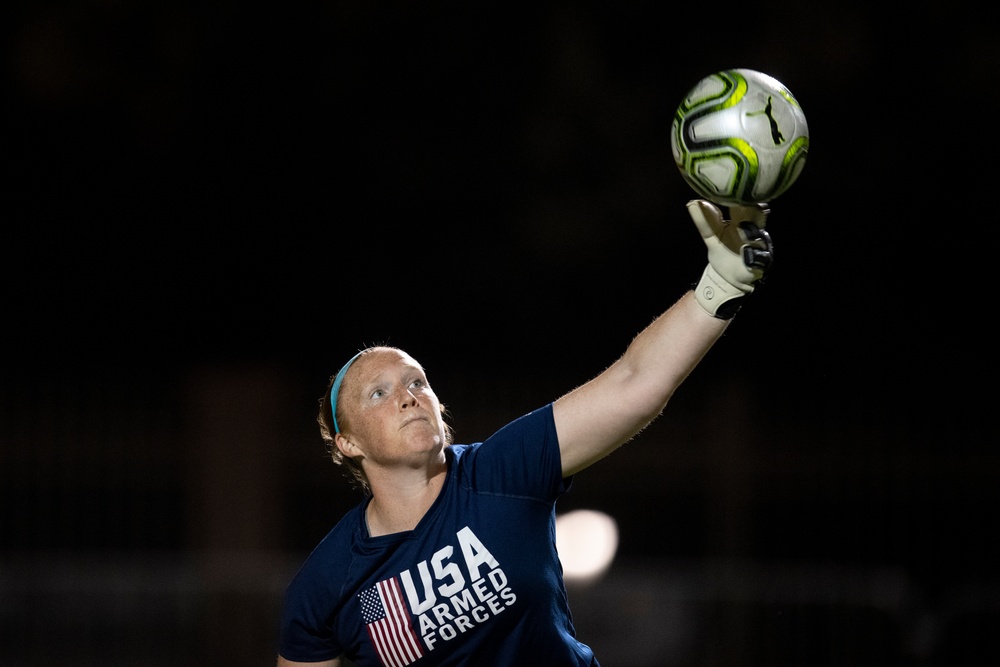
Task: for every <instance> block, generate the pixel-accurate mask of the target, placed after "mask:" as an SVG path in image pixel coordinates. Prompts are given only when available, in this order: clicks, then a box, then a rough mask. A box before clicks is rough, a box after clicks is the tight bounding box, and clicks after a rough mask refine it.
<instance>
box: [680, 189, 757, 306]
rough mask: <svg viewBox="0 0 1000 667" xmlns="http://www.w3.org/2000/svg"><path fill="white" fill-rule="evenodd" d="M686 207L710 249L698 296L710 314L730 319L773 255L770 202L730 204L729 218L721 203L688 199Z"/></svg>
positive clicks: (696, 290) (697, 291) (697, 288)
mask: <svg viewBox="0 0 1000 667" xmlns="http://www.w3.org/2000/svg"><path fill="white" fill-rule="evenodd" d="M687 208H688V213H690V214H691V219H692V220H694V224H695V226H696V227H697V228H698V231H699V232H700V233H701V239H702V240H703V241H704V242H705V246H706V247H707V248H708V266H706V267H705V272H704V273H703V274H702V276H701V280H700V281H698V284H697V286H695V288H694V296H695V299H697V300H698V303H699V304H701V307H702V308H704V309H705V310H706V311H707V312H708V314H709V315H711V316H713V317H718V318H719V319H722V320H728V319H731V318H732V317H733V316H734V315H735V314H736V311H738V310H739V309H740V306H741V305H742V301H743V297H745V296H746V295H747V294H750V292H752V291H753V289H754V283H756V282H757V281H758V280H760V279H761V278H762V277H763V276H764V273H765V272H766V271H767V269H768V268H769V267H770V266H771V262H772V260H773V258H774V248H773V246H772V244H771V236H770V235H769V234H768V233H767V231H765V229H764V225H765V224H766V223H767V214H768V213H769V212H770V210H769V209H768V208H767V204H758V205H756V206H730V207H729V219H728V220H726V219H724V218H723V217H722V211H721V209H719V207H718V206H716V205H715V204H712V203H711V202H708V201H706V200H704V199H693V200H691V201H689V202H688V204H687Z"/></svg>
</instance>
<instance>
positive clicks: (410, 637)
mask: <svg viewBox="0 0 1000 667" xmlns="http://www.w3.org/2000/svg"><path fill="white" fill-rule="evenodd" d="M358 599H359V600H360V601H361V616H362V618H363V619H364V621H365V627H366V628H367V629H368V637H369V638H371V640H372V644H374V646H375V651H376V653H378V657H379V658H380V659H381V660H382V664H383V665H385V667H405V666H406V665H409V664H410V663H412V662H413V661H415V660H417V659H418V658H420V657H421V656H423V654H424V649H423V646H422V644H421V643H420V638H419V637H418V636H417V634H416V633H415V632H414V631H413V623H412V622H411V619H410V612H409V609H407V607H406V602H405V601H404V600H403V591H402V589H401V588H400V586H399V579H397V578H396V577H393V578H392V579H386V580H385V581H380V582H378V583H377V584H375V585H374V586H372V587H371V588H369V589H368V590H365V591H362V592H361V593H360V594H359V595H358Z"/></svg>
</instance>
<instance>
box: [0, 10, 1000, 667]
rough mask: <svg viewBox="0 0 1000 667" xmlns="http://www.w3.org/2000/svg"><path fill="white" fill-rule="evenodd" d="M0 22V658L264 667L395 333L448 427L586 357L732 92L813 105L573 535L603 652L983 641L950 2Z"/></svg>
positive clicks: (711, 658)
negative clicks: (683, 380)
mask: <svg viewBox="0 0 1000 667" xmlns="http://www.w3.org/2000/svg"><path fill="white" fill-rule="evenodd" d="M867 6H868V5H867V3H854V2H847V3H843V2H841V3H829V4H827V3H812V4H811V5H809V6H808V7H806V6H805V5H801V4H800V3H788V2H781V1H773V2H763V3H756V4H753V5H750V4H747V3H713V4H709V5H706V4H697V3H694V4H688V5H684V6H682V7H671V8H669V9H666V8H665V6H664V5H663V3H658V2H620V3H598V2H588V3H541V4H538V5H536V6H534V7H532V8H527V9H515V8H510V7H507V6H503V5H497V6H494V5H492V4H487V5H483V6H477V7H475V8H470V7H468V6H465V5H461V4H457V3H456V5H454V6H450V5H446V4H437V3H431V5H430V6H428V5H427V4H426V3H424V4H423V5H422V6H420V7H413V6H411V5H410V4H409V3H389V4H387V5H385V6H381V7H378V8H373V7H371V6H370V4H369V3H361V2H339V3H329V2H327V3H318V4H316V5H313V6H310V7H292V6H288V5H284V4H280V3H254V2H251V3H246V2H243V3H235V2H233V3H227V2H220V1H217V0H216V1H213V2H201V3H187V2H170V3H167V2H145V3H137V2H128V1H122V2H81V1H76V2H32V3H29V2H24V1H18V2H13V3H8V4H7V5H6V11H5V13H6V14H7V15H8V17H9V20H5V21H4V22H3V24H2V28H0V30H2V34H3V38H4V70H3V73H4V76H5V92H6V94H5V96H4V102H5V103H4V107H5V111H6V113H5V114H4V116H5V117H6V119H7V122H6V124H5V125H6V132H5V139H4V141H3V143H2V146H3V148H4V151H3V154H4V157H5V158H6V159H5V162H6V163H7V170H6V173H7V175H6V176H5V177H4V179H3V183H4V188H3V192H4V196H3V202H2V209H0V210H2V211H3V219H4V225H3V228H4V235H3V242H2V244H0V249H2V260H0V296H2V302H0V303H2V321H3V331H4V342H3V349H4V360H3V365H2V368H0V437H2V440H0V665H3V666H4V667H6V666H13V665H25V666H28V665H40V664H52V663H54V662H59V663H60V664H64V665H98V664H100V665H104V666H107V665H180V664H185V665H197V664H205V665H209V664H211V665H228V664H233V665H237V664H239V665H247V664H273V662H274V654H275V650H276V649H275V641H276V632H277V614H278V608H279V605H280V598H281V594H282V592H283V588H284V585H285V584H286V583H287V581H288V579H289V578H290V576H291V575H292V573H293V572H294V569H295V567H297V565H298V564H299V563H300V562H301V560H302V559H303V558H304V557H305V555H306V554H307V553H308V551H309V549H311V548H312V546H313V545H314V544H315V543H316V542H318V540H319V539H320V538H321V537H322V535H323V534H325V532H326V530H328V529H329V527H331V526H332V525H333V523H334V522H335V521H336V520H337V518H338V517H339V516H340V514H341V513H342V512H343V511H345V510H346V509H347V508H348V507H350V506H351V505H352V504H353V503H355V502H357V500H358V499H359V496H358V495H357V494H356V493H355V492H353V491H351V490H350V488H349V485H348V484H347V482H346V480H344V479H343V478H342V477H341V474H340V471H339V470H338V469H336V468H335V467H334V466H333V465H331V464H330V463H329V461H328V459H326V458H325V452H324V449H323V445H322V442H321V441H320V439H319V435H318V431H317V429H316V428H315V421H314V419H315V412H316V408H317V400H318V398H319V395H320V394H321V393H322V392H323V389H324V386H325V384H326V382H327V380H328V378H329V376H330V375H332V374H333V373H335V372H336V370H337V369H338V368H339V367H340V365H341V364H342V363H343V362H344V361H345V360H346V359H347V358H348V357H350V356H351V354H353V353H354V352H355V351H356V350H358V349H359V348H361V347H363V346H364V345H367V344H371V343H377V342H388V343H390V344H395V345H399V346H401V347H404V348H406V349H407V350H409V351H410V352H411V353H412V354H414V356H416V357H417V359H418V360H420V361H421V362H422V363H423V364H424V365H425V367H426V368H427V371H428V374H429V377H430V380H431V382H432V384H433V385H434V387H435V389H436V391H437V393H438V395H439V396H440V397H441V398H442V400H443V401H444V402H445V403H446V404H447V405H448V407H449V409H450V412H451V415H452V422H453V424H454V425H455V427H456V431H457V440H458V441H460V442H468V441H475V440H480V439H483V438H485V437H486V436H488V435H489V434H490V433H491V432H492V430H494V429H495V428H497V427H499V426H500V425H502V424H503V423H505V422H506V421H507V420H509V419H511V418H513V417H515V416H517V415H519V414H521V413H523V412H525V411H527V410H530V409H532V408H535V407H538V406H539V405H541V404H542V403H544V402H546V401H549V400H552V399H554V398H556V397H557V396H558V395H560V394H561V393H563V392H565V391H567V390H569V389H571V388H572V387H574V386H575V385H577V384H579V383H581V382H584V381H586V380H587V379H589V378H590V377H592V376H593V375H594V374H596V373H597V372H599V371H600V370H602V369H603V368H604V367H605V366H606V365H608V364H609V363H611V362H612V361H613V360H614V359H615V358H616V357H617V356H618V355H619V354H620V353H621V352H622V351H623V350H624V348H625V346H626V345H627V344H628V342H629V340H631V338H632V337H633V336H634V335H635V334H636V333H637V332H638V331H639V330H640V329H641V328H642V327H643V326H645V325H646V324H647V323H648V322H649V321H650V320H652V318H653V317H655V316H656V315H657V314H658V313H659V312H661V311H662V310H663V309H665V308H666V307H667V306H669V305H670V303H671V302H672V301H673V300H674V299H676V298H677V297H678V296H679V295H680V294H681V293H682V292H683V290H685V289H686V288H687V287H688V286H689V285H690V284H691V283H692V282H693V281H695V280H696V279H697V277H698V276H699V274H700V272H701V270H702V268H703V266H704V263H705V257H704V247H703V245H702V244H701V241H700V239H699V237H698V235H697V233H696V231H695V230H694V227H693V225H692V224H691V223H690V221H689V220H688V218H687V216H686V213H685V211H684V203H685V202H686V201H687V200H688V199H690V198H691V197H692V196H693V193H692V192H691V191H690V190H689V189H687V186H686V185H685V184H684V182H683V180H682V179H681V177H680V175H679V174H678V173H677V171H676V168H675V166H674V165H673V162H672V159H671V156H670V147H669V134H668V132H669V127H670V122H671V119H672V114H673V111H674V109H675V108H676V106H677V104H678V103H679V101H680V99H681V97H682V96H683V95H684V94H685V93H686V92H687V90H688V89H689V88H690V87H691V86H692V85H694V83H696V82H697V81H698V80H699V79H701V78H702V77H703V76H705V75H707V74H709V73H712V72H714V71H717V70H720V69H724V68H730V67H748V68H752V69H758V70H761V71H764V72H767V73H769V74H771V75H773V76H775V77H776V78H778V79H779V80H781V81H782V82H783V83H785V84H786V85H787V86H788V87H789V88H790V89H791V91H792V92H793V93H794V94H795V96H796V97H797V98H798V100H799V102H800V103H801V105H802V107H803V109H804V110H805V113H806V116H807V118H808V121H809V128H810V140H811V146H810V153H809V159H808V162H807V164H806V167H805V171H804V172H803V175H802V177H801V178H800V180H799V181H798V182H797V183H796V184H795V186H794V187H793V188H792V189H791V190H789V191H788V192H787V193H785V194H784V195H782V196H781V197H780V198H779V199H777V200H776V201H774V202H772V214H771V218H770V222H769V228H770V230H771V233H772V235H773V238H774V241H775V244H776V264H775V266H774V268H773V270H772V272H771V273H770V274H769V277H768V279H767V281H766V283H765V284H764V285H763V286H762V287H761V288H760V289H759V290H758V291H757V292H756V293H755V294H754V295H753V296H752V298H751V300H750V302H749V303H748V305H747V306H746V307H745V308H744V310H743V312H741V314H740V315H739V317H738V318H737V319H736V321H735V322H734V324H733V326H732V327H731V328H730V329H729V331H728V332H727V334H726V335H725V337H724V338H723V339H722V341H721V342H720V343H719V344H718V345H717V346H716V348H715V349H713V350H712V352H711V353H710V355H709V357H708V358H707V359H706V360H705V362H704V363H703V364H702V365H701V366H700V367H699V368H698V369H697V370H696V372H695V373H694V375H693V376H692V377H691V378H690V379H689V381H688V383H687V384H685V385H684V387H682V389H681V390H680V391H679V392H678V394H677V396H676V397H675V400H674V403H673V404H672V405H671V406H670V407H669V408H668V410H667V413H666V414H665V415H664V416H663V417H662V418H661V419H660V420H659V421H658V422H656V423H655V424H654V425H653V426H652V427H650V428H649V429H648V430H647V431H646V432H645V433H643V434H642V435H641V436H640V437H639V438H637V439H636V441H635V442H633V443H630V444H628V445H627V446H626V447H625V448H624V449H623V450H622V451H620V452H617V453H615V454H614V455H612V456H611V457H610V458H609V459H607V460H606V461H604V462H602V463H600V464H599V465H597V466H595V467H594V468H592V469H590V470H588V471H586V472H585V473H583V474H581V475H579V476H578V478H577V480H576V482H575V484H574V489H573V491H572V492H571V493H570V494H569V495H567V496H566V497H565V499H564V500H563V501H560V509H561V510H569V509H572V508H594V509H601V510H603V511H606V512H608V513H610V514H612V516H614V517H615V519H616V521H617V522H618V525H619V529H620V531H621V545H620V551H619V557H618V560H617V561H616V563H615V565H614V566H613V567H612V570H611V571H610V572H609V574H608V576H607V577H606V579H604V580H602V581H601V582H598V583H596V584H593V585H591V586H586V587H585V586H579V587H571V591H570V596H571V602H573V607H574V611H575V612H576V614H577V617H578V618H577V621H578V623H577V624H578V629H579V630H580V634H581V636H582V638H583V639H584V641H587V642H588V643H590V644H591V645H592V646H594V647H595V649H596V650H597V652H598V657H599V658H600V659H601V661H602V664H604V665H605V666H606V667H615V666H616V665H631V666H636V665H662V664H672V665H714V664H726V665H734V664H738V665H751V664H754V665H760V664H768V665H784V664H787V665H859V664H866V665H867V664H871V665H890V664H905V665H946V664H947V665H956V664H984V663H985V662H986V661H987V660H988V659H989V656H995V654H996V653H997V649H996V647H995V646H994V640H995V637H996V632H997V630H1000V573H998V570H997V566H996V563H997V562H998V561H997V559H998V557H1000V553H998V549H997V547H996V546H995V544H994V543H995V539H993V533H995V532H996V525H997V511H998V509H1000V485H998V476H1000V456H998V454H997V451H996V449H995V442H996V427H995V425H994V418H993V414H992V412H993V410H995V407H994V402H995V401H994V396H995V390H994V389H993V387H992V379H993V375H994V368H995V361H996V353H995V343H994V337H993V335H992V331H991V327H992V324H991V319H992V315H991V313H992V311H993V310H994V304H995V301H996V297H995V294H994V293H995V291H996V290H995V282H996V281H995V279H994V276H993V272H992V271H991V270H990V269H991V268H992V264H993V255H994V247H995V238H996V232H995V229H994V227H995V224H996V222H995V220H994V219H993V218H994V217H995V210H994V200H995V198H996V191H997V186H996V185H995V182H994V181H995V178H994V171H995V164H994V163H995V160H994V155H993V154H994V152H995V144H996V141H995V139H994V137H993V135H995V134H996V132H995V127H994V126H995V121H994V117H995V115H996V108H997V102H998V101H1000V94H998V93H997V89H996V76H995V73H996V71H997V65H998V64H1000V63H998V61H1000V52H998V50H997V49H996V46H995V36H994V35H993V29H992V27H991V26H992V25H993V24H992V23H991V22H990V21H988V20H986V17H985V16H983V15H977V14H976V13H974V12H972V11H971V10H970V9H969V8H967V7H965V6H964V5H963V3H947V4H944V3H931V4H930V5H927V6H925V7H923V8H919V9H918V8H916V7H908V8H906V10H905V14H904V13H896V12H886V11H872V10H870V9H867Z"/></svg>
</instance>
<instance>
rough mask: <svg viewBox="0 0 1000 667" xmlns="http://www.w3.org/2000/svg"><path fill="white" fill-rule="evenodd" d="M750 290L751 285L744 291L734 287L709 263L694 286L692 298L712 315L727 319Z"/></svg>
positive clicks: (734, 312) (740, 304)
mask: <svg viewBox="0 0 1000 667" xmlns="http://www.w3.org/2000/svg"><path fill="white" fill-rule="evenodd" d="M752 291H753V287H752V286H751V287H750V288H749V289H747V290H745V291H744V289H742V288H739V287H736V286H735V285H733V284H732V283H730V282H729V281H728V280H726V279H725V278H723V277H722V276H720V275H719V273H718V271H716V270H715V269H714V268H713V267H712V265H711V264H709V265H708V266H706V267H705V271H704V272H703V273H702V274H701V280H699V281H698V284H697V285H696V286H695V288H694V298H695V300H696V301H697V302H698V303H699V304H700V305H701V307H702V308H704V309H705V312H707V313H708V314H709V315H711V316H712V317H717V318H719V319H720V320H729V319H732V318H733V316H734V315H736V312H737V311H738V310H739V309H740V306H742V305H743V297H745V296H746V295H747V294H749V293H750V292H752Z"/></svg>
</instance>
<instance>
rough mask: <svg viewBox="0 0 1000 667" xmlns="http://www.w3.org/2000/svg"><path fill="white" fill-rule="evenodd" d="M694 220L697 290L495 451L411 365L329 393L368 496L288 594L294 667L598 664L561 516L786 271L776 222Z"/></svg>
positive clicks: (734, 211) (377, 355) (365, 356)
mask: <svg viewBox="0 0 1000 667" xmlns="http://www.w3.org/2000/svg"><path fill="white" fill-rule="evenodd" d="M688 211H689V213H690V215H691V217H692V219H693V220H694V222H695V224H696V226H697V228H698V229H699V231H700V232H701V234H702V238H703V240H704V241H705V243H706V245H707V247H708V260H709V263H708V266H707V267H706V269H705V272H704V273H703V275H702V279H701V281H700V282H699V283H698V285H697V286H696V287H695V289H694V290H693V291H690V292H687V293H686V294H684V295H683V296H681V297H680V299H679V300H678V301H676V302H675V303H674V304H673V305H672V306H671V307H670V308H669V309H668V310H667V311H666V312H664V313H663V314H662V315H660V316H659V317H657V318H656V319H655V320H654V321H653V322H652V323H651V324H650V325H649V326H648V327H646V328H645V329H644V330H643V331H642V332H641V333H639V335H638V336H636V337H635V339H633V341H632V342H631V344H630V345H629V346H628V348H627V349H626V350H625V353H624V354H623V355H622V356H621V358H619V359H618V360H617V361H615V362H614V363H613V364H611V366H609V367H608V368H607V369H606V370H605V371H603V372H602V373H601V374H600V375H598V376H597V377H595V378H594V379H592V380H590V381H589V382H587V383H586V384H584V385H582V386H580V387H577V388H576V389H573V390H572V391H570V392H569V393H567V394H565V395H564V396H562V397H560V398H558V399H557V400H555V401H554V402H552V403H550V404H548V405H545V406H543V407H541V408H539V409H537V410H534V411H533V412H531V413H529V414H526V415H523V416H521V417H519V418H518V419H515V420H514V421H513V422H511V423H509V424H507V425H506V426H504V427H503V428H501V429H500V430H499V431H497V432H496V433H495V434H493V435H492V436H491V437H489V438H488V439H486V440H485V441H483V442H482V443H476V444H473V445H453V444H451V432H450V429H449V427H448V425H447V424H446V423H445V420H444V418H443V410H442V406H441V403H440V401H439V400H438V397H437V396H436V395H435V393H434V391H433V390H432V389H431V386H430V384H429V383H428V381H427V377H426V375H425V373H424V369H423V368H422V367H421V366H420V364H419V363H418V362H417V361H416V360H415V359H413V358H412V357H411V356H410V355H408V354H407V353H406V352H404V351H402V350H399V349H396V348H392V347H385V346H379V347H372V348H368V349H366V350H363V351H362V352H360V353H358V354H357V355H355V356H354V357H353V358H352V359H351V360H349V361H348V362H347V363H346V364H345V365H344V366H343V368H341V370H340V371H339V372H338V373H337V374H336V376H334V377H333V378H332V379H331V382H330V385H329V387H328V389H327V392H325V394H324V397H323V399H321V401H320V413H319V418H318V419H319V422H320V429H321V433H322V434H323V437H324V438H325V439H326V441H327V442H328V443H329V444H330V446H331V451H332V455H333V458H334V461H336V462H338V463H343V464H344V465H346V466H348V467H349V469H350V470H351V472H352V473H353V475H354V478H355V479H356V480H357V481H358V483H359V484H360V485H361V487H362V488H363V490H364V491H365V492H366V496H365V499H364V500H363V501H362V502H361V503H360V504H359V505H358V506H357V507H356V508H354V509H353V510H351V511H350V512H348V513H347V515H345V516H344V517H343V518H342V519H341V520H340V522H338V524H337V525H336V526H335V527H334V528H333V529H332V530H331V531H330V533H329V534H328V535H327V536H326V537H325V538H324V539H323V541H322V542H320V544H319V545H318V546H317V547H316V549H315V550H314V551H313V552H312V554H310V556H309V557H308V559H307V560H306V562H305V563H304V564H303V566H302V568H301V569H300V570H299V572H298V573H297V574H296V576H295V578H294V579H293V581H292V582H291V584H290V585H289V588H288V591H287V593H286V599H285V608H284V612H283V617H282V625H281V636H280V640H279V657H278V665H279V666H287V665H296V664H303V663H307V664H321V665H324V666H337V665H340V664H341V659H342V658H347V659H349V660H351V661H352V662H353V663H354V664H357V665H384V666H386V667H403V666H405V665H410V664H415V665H476V666H480V665H546V666H561V665H584V666H586V665H590V666H595V665H598V661H597V658H596V657H595V656H594V654H593V651H591V649H590V648H589V647H588V646H587V645H586V644H585V643H583V642H582V641H580V640H578V639H577V638H576V631H575V629H574V627H573V622H572V616H571V613H570V609H569V606H568V602H567V597H566V590H565V587H564V584H563V579H562V569H561V567H560V564H559V556H558V554H557V552H556V547H555V502H556V500H557V499H558V498H559V496H561V495H562V494H563V493H565V492H566V491H567V490H568V489H569V487H570V484H571V482H572V477H573V475H575V474H576V473H578V472H580V471H581V470H583V469H584V468H587V467H588V466H590V465H591V464H593V463H595V462H596V461H598V460H600V459H602V458H604V457H605V456H607V455H608V454H609V453H610V452H612V451H614V450H615V449H616V448H618V447H619V446H621V445H622V444H623V443H625V442H626V441H628V440H629V439H631V438H632V437H633V436H635V435H636V434H637V433H638V432H639V431H641V430H642V429H643V428H644V427H645V426H646V425H648V424H649V423H650V422H651V421H652V420H653V419H655V418H656V417H657V416H658V415H659V414H660V413H661V412H662V411H663V409H664V407H665V406H666V404H667V401H668V400H669V399H670V397H671V395H672V394H673V392H674V391H675V390H676V389H677V387H678V386H680V384H681V383H682V382H683V381H684V379H685V378H686V377H687V375H688V374H689V373H690V372H691V371H692V369H694V367H695V366H696V365H697V364H698V362H699V361H700V360H701V359H702V357H703V356H704V355H705V353H706V352H707V351H708V350H709V349H710V348H711V346H712V345H713V344H714V343H715V341H716V340H718V338H719V337H720V336H721V335H722V333H723V331H724V330H725V329H726V327H727V326H728V324H729V321H730V319H731V318H732V316H733V314H735V312H736V310H737V308H738V307H739V304H740V302H741V300H742V298H743V297H744V296H745V295H747V294H749V293H750V292H751V291H753V289H754V284H755V283H756V282H757V281H758V280H759V279H760V278H761V277H762V276H763V274H764V271H765V270H766V269H767V267H768V266H769V265H770V262H771V250H772V248H771V241H770V237H769V236H768V234H767V233H766V232H765V231H764V230H763V227H764V224H765V222H766V218H767V213H768V211H767V209H766V208H764V207H763V206H761V207H757V208H743V207H733V208H731V209H730V215H731V218H732V219H731V220H725V219H723V216H722V212H721V211H720V210H719V209H718V208H717V207H716V206H714V205H712V204H710V203H708V202H706V201H704V200H695V201H692V202H690V203H689V204H688Z"/></svg>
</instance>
